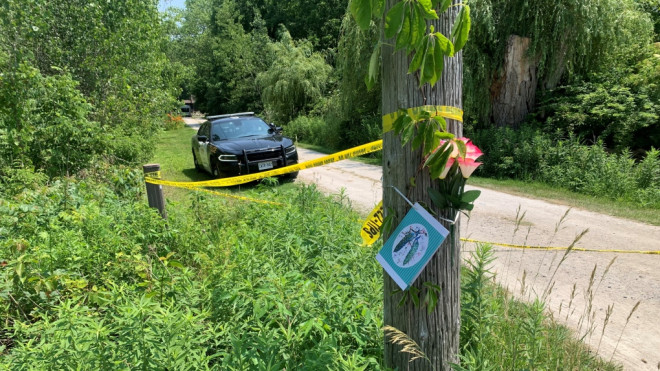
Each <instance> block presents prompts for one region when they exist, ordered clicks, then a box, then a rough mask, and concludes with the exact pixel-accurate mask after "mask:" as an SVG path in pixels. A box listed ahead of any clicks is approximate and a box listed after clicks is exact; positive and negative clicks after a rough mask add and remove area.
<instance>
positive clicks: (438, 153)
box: [424, 142, 449, 167]
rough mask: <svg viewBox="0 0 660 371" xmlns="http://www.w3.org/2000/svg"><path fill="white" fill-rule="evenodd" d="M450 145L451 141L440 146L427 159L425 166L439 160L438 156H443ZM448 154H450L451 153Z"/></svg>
mask: <svg viewBox="0 0 660 371" xmlns="http://www.w3.org/2000/svg"><path fill="white" fill-rule="evenodd" d="M448 146H449V142H446V143H444V144H443V145H442V146H440V148H438V150H437V151H435V152H434V153H432V154H431V156H429V158H428V159H426V162H425V163H424V166H429V167H431V165H432V164H434V163H435V162H436V161H439V159H438V157H440V156H442V155H443V154H444V153H445V152H447V147H448ZM447 156H449V154H448V155H447Z"/></svg>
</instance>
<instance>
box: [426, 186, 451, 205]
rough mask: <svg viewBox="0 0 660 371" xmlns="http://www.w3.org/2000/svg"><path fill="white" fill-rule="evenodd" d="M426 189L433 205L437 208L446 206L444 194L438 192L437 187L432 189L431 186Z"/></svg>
mask: <svg viewBox="0 0 660 371" xmlns="http://www.w3.org/2000/svg"><path fill="white" fill-rule="evenodd" d="M427 191H428V193H429V198H430V199H431V202H433V204H434V205H435V207H437V208H438V209H444V208H446V207H447V206H448V205H447V200H446V199H445V196H443V195H442V193H440V191H438V190H437V189H433V188H431V187H429V188H428V189H427Z"/></svg>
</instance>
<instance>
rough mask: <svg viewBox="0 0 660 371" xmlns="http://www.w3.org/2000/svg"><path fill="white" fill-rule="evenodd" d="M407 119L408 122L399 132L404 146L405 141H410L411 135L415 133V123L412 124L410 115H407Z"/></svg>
mask: <svg viewBox="0 0 660 371" xmlns="http://www.w3.org/2000/svg"><path fill="white" fill-rule="evenodd" d="M406 117H408V116H406ZM408 121H410V124H409V125H407V126H406V127H405V128H403V131H402V132H401V143H402V145H404V146H405V145H406V143H408V142H410V140H411V139H412V137H413V135H415V125H413V124H412V119H411V118H410V117H408Z"/></svg>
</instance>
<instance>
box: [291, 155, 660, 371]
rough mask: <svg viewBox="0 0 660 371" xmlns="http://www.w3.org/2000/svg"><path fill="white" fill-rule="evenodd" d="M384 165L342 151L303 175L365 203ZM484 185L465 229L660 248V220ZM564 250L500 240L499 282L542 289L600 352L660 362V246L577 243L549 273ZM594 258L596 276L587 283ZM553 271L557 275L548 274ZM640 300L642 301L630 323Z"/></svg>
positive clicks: (558, 314) (529, 240) (655, 365)
mask: <svg viewBox="0 0 660 371" xmlns="http://www.w3.org/2000/svg"><path fill="white" fill-rule="evenodd" d="M299 153H300V156H301V159H302V160H303V161H305V160H310V159H313V158H316V157H320V156H322V154H320V153H315V152H313V151H309V150H306V149H302V148H301V149H299ZM381 174H382V173H381V168H380V167H379V166H373V165H365V164H362V163H359V162H355V161H350V160H345V161H341V162H337V163H334V164H330V165H327V166H323V167H318V168H313V169H308V170H305V171H302V172H300V175H299V176H298V179H299V181H303V182H306V183H315V184H317V186H318V187H319V188H320V189H322V190H324V191H326V192H328V193H339V192H344V194H345V195H347V196H348V198H349V199H350V200H351V201H352V203H353V206H354V207H355V208H356V209H358V210H361V211H364V212H367V211H369V210H371V209H372V208H373V207H374V205H376V204H377V203H378V202H379V201H380V200H381V198H382V188H381ZM481 191H482V195H481V197H480V198H479V199H478V200H477V202H476V205H475V208H474V211H473V212H472V215H471V217H470V219H469V220H466V219H465V218H464V219H463V223H461V227H462V230H461V236H462V237H466V238H470V239H474V240H480V241H490V242H499V243H508V244H517V245H527V246H569V245H570V244H571V243H572V242H573V241H574V239H575V238H576V236H577V235H579V234H580V233H581V232H582V231H584V230H586V229H588V232H587V233H586V234H585V235H584V236H583V237H582V238H581V239H580V240H579V241H578V242H577V244H576V246H579V247H584V248H590V249H621V250H660V227H655V226H650V225H646V224H642V223H638V222H632V221H628V220H624V219H619V218H614V217H611V216H607V215H602V214H597V213H593V212H589V211H585V210H579V209H572V210H570V211H569V212H568V214H567V215H566V216H565V217H564V218H563V220H562V216H564V215H565V214H566V211H567V210H568V207H566V206H563V205H558V204H552V203H548V202H545V201H540V200H535V199H529V198H523V197H519V196H512V195H509V194H506V193H502V192H497V191H492V190H488V189H481ZM523 214H524V218H522V220H520V217H521V216H522V215H523ZM517 219H518V220H519V222H517V221H516V220H517ZM560 221H561V223H560ZM516 226H518V230H517V231H516ZM473 248H474V245H473V244H472V243H466V244H465V245H464V247H463V251H464V252H466V251H469V250H472V249H473ZM563 254H564V253H563V252H562V251H545V250H529V249H526V250H523V249H513V248H504V247H497V260H496V262H495V266H494V270H495V271H496V272H497V281H498V282H499V283H500V284H501V285H502V286H504V287H507V288H508V289H509V290H510V291H511V292H514V293H515V294H516V295H518V296H520V297H523V298H532V299H533V298H535V297H536V296H539V297H540V296H543V295H544V293H546V295H547V299H546V302H547V303H548V307H549V309H550V311H551V313H552V314H553V316H554V317H555V318H557V319H558V320H559V321H561V322H563V323H565V324H567V325H568V326H569V327H572V328H573V329H574V330H575V331H576V332H577V333H578V334H579V336H580V337H582V336H584V338H585V341H586V342H587V343H589V344H590V345H591V346H592V348H593V349H594V350H598V352H599V353H600V355H601V357H603V358H604V359H610V358H611V357H613V359H614V360H615V361H618V362H620V363H621V364H623V365H624V369H626V370H659V369H660V320H658V319H657V317H656V316H657V315H658V313H660V255H640V254H620V253H595V252H578V251H574V252H571V253H570V254H568V255H567V257H566V259H565V261H564V262H563V263H562V264H561V265H560V266H559V268H558V270H557V272H556V274H555V275H554V277H552V276H553V272H554V270H555V269H556V268H557V265H558V263H559V261H560V260H561V258H562V255H563ZM614 258H616V260H615V261H614V263H612V265H611V267H610V268H609V270H608V271H607V274H605V276H604V277H603V273H604V271H605V270H606V268H607V266H608V265H609V264H610V262H611V261H612V259H614ZM594 267H596V270H595V276H594V283H593V284H592V285H591V288H589V286H590V285H589V282H590V276H591V274H592V272H593V271H594ZM523 275H524V276H525V279H524V288H523V289H522V292H521V286H522V283H523ZM551 277H552V281H553V283H554V284H553V283H549V281H550V279H551ZM574 287H575V289H574ZM572 293H573V295H572ZM571 296H573V299H572V300H571ZM589 298H592V299H589ZM638 301H639V302H640V304H639V307H638V308H637V310H636V311H635V312H634V314H633V315H632V316H631V318H630V321H629V322H628V324H627V325H625V324H626V319H627V317H628V316H629V314H630V312H631V310H632V308H633V307H634V306H635V304H636V303H637V302H638ZM611 305H613V309H612V314H611V316H610V319H609V322H608V324H607V326H606V328H605V331H604V334H603V335H602V341H601V334H602V333H603V323H604V319H605V314H606V312H607V310H608V306H611ZM624 325H625V326H626V327H625V331H623V333H622V330H624ZM585 334H586V335H585ZM619 338H620V340H619ZM599 343H600V346H599ZM617 344H618V345H617ZM615 348H616V352H615Z"/></svg>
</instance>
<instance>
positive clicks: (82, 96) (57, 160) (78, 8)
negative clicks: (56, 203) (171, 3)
mask: <svg viewBox="0 0 660 371" xmlns="http://www.w3.org/2000/svg"><path fill="white" fill-rule="evenodd" d="M165 41H166V39H165V35H164V32H163V29H162V28H161V26H160V22H159V13H158V9H157V7H156V4H155V3H154V2H153V1H147V0H131V1H123V2H97V3H90V2H87V1H79V0H73V1H68V2H53V1H46V0H35V1H29V2H27V3H26V2H24V1H16V0H9V1H5V2H3V4H2V11H0V76H2V77H0V101H2V102H3V104H2V107H0V110H2V111H0V142H4V143H0V154H2V156H0V162H5V163H4V164H2V163H0V168H3V167H6V166H13V167H17V166H18V167H21V166H25V167H30V166H32V167H36V168H38V169H45V172H46V173H47V174H48V175H50V176H54V175H66V174H67V173H74V172H76V171H78V170H80V169H84V168H86V167H88V166H89V164H90V162H92V159H93V158H94V155H95V154H99V153H102V154H104V155H107V156H106V158H105V159H106V160H110V161H115V160H119V161H120V162H122V163H126V162H129V163H137V162H141V161H146V160H147V159H148V158H149V157H150V153H151V149H152V147H153V146H152V145H151V144H150V143H149V142H150V138H151V137H152V135H154V133H157V132H158V130H159V129H160V128H161V127H162V126H163V120H162V118H163V115H164V114H165V113H166V112H168V111H171V110H173V109H175V108H176V107H177V106H178V102H177V100H176V99H175V96H176V95H177V94H178V91H177V90H178V88H177V85H178V81H179V77H180V74H179V73H178V72H177V69H176V66H173V65H171V64H170V63H167V60H166V58H165V55H164V54H163V52H162V50H163V49H164V47H165V46H166V42H165ZM31 141H33V142H31ZM6 143H10V144H9V148H7V146H6ZM17 148H19V149H17ZM28 151H30V152H31V153H30V154H29V157H30V162H28V161H26V158H25V156H24V157H21V156H18V152H22V153H26V152H28ZM7 152H8V153H7ZM5 154H7V156H5Z"/></svg>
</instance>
